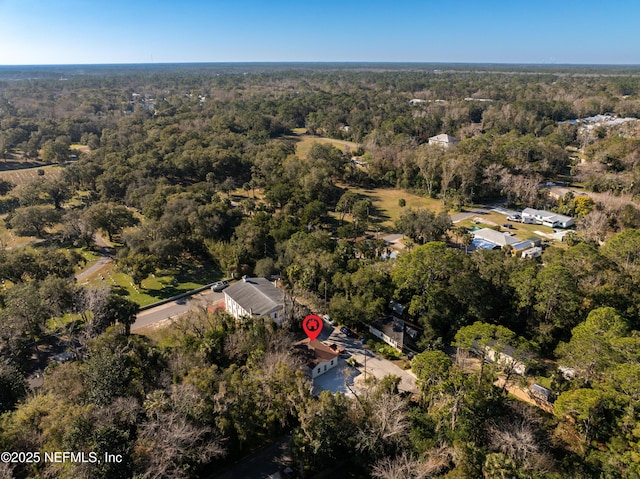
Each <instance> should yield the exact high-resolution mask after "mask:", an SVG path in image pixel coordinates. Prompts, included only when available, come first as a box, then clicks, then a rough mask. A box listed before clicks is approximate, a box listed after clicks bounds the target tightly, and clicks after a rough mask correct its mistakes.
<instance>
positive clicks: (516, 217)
mask: <svg viewBox="0 0 640 479" xmlns="http://www.w3.org/2000/svg"><path fill="white" fill-rule="evenodd" d="M507 221H515V222H517V223H521V222H522V216H520V215H512V216H507Z"/></svg>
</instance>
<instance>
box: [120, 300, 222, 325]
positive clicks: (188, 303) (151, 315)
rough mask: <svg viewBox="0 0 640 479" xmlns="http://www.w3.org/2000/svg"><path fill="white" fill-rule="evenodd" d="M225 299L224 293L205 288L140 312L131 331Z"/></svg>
mask: <svg viewBox="0 0 640 479" xmlns="http://www.w3.org/2000/svg"><path fill="white" fill-rule="evenodd" d="M223 300H224V293H214V292H212V291H210V290H205V291H203V292H201V293H198V294H194V295H193V296H191V297H189V298H183V299H178V300H176V301H172V302H170V303H166V304H163V305H160V306H157V307H155V308H152V309H147V310H146V311H142V312H141V313H139V314H138V317H137V318H136V322H135V323H133V325H132V326H131V331H136V330H139V329H141V328H144V327H145V326H150V325H152V324H155V323H159V322H160V321H164V320H166V319H170V318H175V317H177V316H180V315H181V314H184V313H186V312H187V311H189V310H190V309H191V308H192V307H206V306H208V305H210V304H213V303H217V302H218V301H223Z"/></svg>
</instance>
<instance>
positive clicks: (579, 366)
mask: <svg viewBox="0 0 640 479" xmlns="http://www.w3.org/2000/svg"><path fill="white" fill-rule="evenodd" d="M627 328H628V327H627V324H626V323H625V321H624V320H623V319H622V318H621V317H620V315H619V314H618V313H617V312H616V310H615V309H613V308H610V307H604V308H597V309H594V310H592V311H591V312H590V313H589V315H588V316H587V319H586V320H585V321H584V322H583V323H580V324H579V325H578V326H576V327H575V328H573V329H572V330H571V339H570V340H569V342H568V343H560V344H559V345H558V348H557V349H556V355H558V357H559V358H560V360H561V361H562V363H561V364H562V365H563V366H567V367H571V368H573V369H575V371H576V372H577V374H578V375H579V376H581V377H582V378H583V379H584V381H585V382H587V383H591V382H592V381H593V380H595V379H603V375H604V374H605V373H606V371H607V369H608V368H610V367H612V366H613V365H615V364H617V363H618V362H619V361H621V360H622V357H621V355H620V353H619V352H618V351H616V349H615V347H614V344H612V340H614V339H616V338H620V337H623V336H625V335H626V333H627Z"/></svg>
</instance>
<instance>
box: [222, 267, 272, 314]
mask: <svg viewBox="0 0 640 479" xmlns="http://www.w3.org/2000/svg"><path fill="white" fill-rule="evenodd" d="M224 304H225V308H226V310H227V312H228V313H229V314H231V315H232V316H233V317H234V318H236V319H240V318H242V317H270V318H271V319H273V320H274V321H275V322H276V323H277V324H282V321H284V294H283V293H282V290H280V289H278V288H276V287H275V286H274V285H273V284H272V283H271V282H269V280H267V279H265V278H248V277H246V276H244V277H243V278H242V280H241V281H238V282H237V283H234V284H232V285H231V286H229V287H228V288H226V289H225V290H224Z"/></svg>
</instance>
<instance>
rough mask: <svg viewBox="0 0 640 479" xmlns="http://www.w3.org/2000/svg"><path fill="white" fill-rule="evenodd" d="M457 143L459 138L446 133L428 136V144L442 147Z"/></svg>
mask: <svg viewBox="0 0 640 479" xmlns="http://www.w3.org/2000/svg"><path fill="white" fill-rule="evenodd" d="M458 143H460V140H459V139H458V138H456V137H455V136H451V135H447V134H446V133H441V134H439V135H436V136H432V137H431V138H429V144H430V145H439V146H442V147H444V148H449V147H451V146H456V145H457V144H458Z"/></svg>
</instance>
